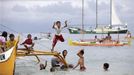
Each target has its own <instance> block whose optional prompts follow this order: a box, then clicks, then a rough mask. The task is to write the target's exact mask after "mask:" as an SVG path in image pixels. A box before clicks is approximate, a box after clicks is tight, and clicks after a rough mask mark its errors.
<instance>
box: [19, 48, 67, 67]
mask: <svg viewBox="0 0 134 75" xmlns="http://www.w3.org/2000/svg"><path fill="white" fill-rule="evenodd" d="M17 51H18V52H17V56H19V57H20V56H35V57H36V58H37V60H38V63H39V62H40V59H39V57H38V56H43V55H49V56H55V57H57V58H59V59H60V61H61V62H62V63H63V64H64V65H65V66H67V62H66V61H65V59H64V58H63V57H62V56H61V55H60V54H59V53H57V52H45V51H44V50H30V54H25V53H26V50H17Z"/></svg>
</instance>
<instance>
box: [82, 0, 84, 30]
mask: <svg viewBox="0 0 134 75" xmlns="http://www.w3.org/2000/svg"><path fill="white" fill-rule="evenodd" d="M82 30H84V0H82Z"/></svg>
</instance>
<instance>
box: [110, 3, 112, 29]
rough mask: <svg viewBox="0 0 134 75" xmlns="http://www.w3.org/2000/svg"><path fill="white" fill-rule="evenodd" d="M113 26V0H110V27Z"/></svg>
mask: <svg viewBox="0 0 134 75" xmlns="http://www.w3.org/2000/svg"><path fill="white" fill-rule="evenodd" d="M111 26H112V0H110V27H111Z"/></svg>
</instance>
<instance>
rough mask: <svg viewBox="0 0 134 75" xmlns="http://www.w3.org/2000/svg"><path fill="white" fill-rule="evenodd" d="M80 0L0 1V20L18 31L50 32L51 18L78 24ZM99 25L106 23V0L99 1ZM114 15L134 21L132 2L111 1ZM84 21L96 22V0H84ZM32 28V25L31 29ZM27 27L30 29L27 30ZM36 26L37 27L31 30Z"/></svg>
mask: <svg viewBox="0 0 134 75" xmlns="http://www.w3.org/2000/svg"><path fill="white" fill-rule="evenodd" d="M81 1H82V0H38V1H37V0H27V1H25V0H8V1H7V0H1V1H0V3H1V5H0V16H1V17H0V22H1V23H3V24H5V25H8V26H9V27H11V28H13V29H16V30H17V31H20V32H24V31H26V32H30V31H31V32H33V31H38V32H40V31H48V30H50V31H51V26H52V24H53V22H54V21H56V20H61V21H62V24H64V20H68V21H69V25H81V16H82V15H81V12H82V11H81V6H82V3H81ZM98 1H99V5H98V9H99V10H98V13H99V14H98V16H99V19H98V20H99V23H100V24H109V12H110V11H109V6H110V5H109V0H98ZM114 1H115V8H116V11H117V15H118V16H119V17H120V19H121V20H122V21H123V22H127V23H128V24H131V25H132V24H134V22H133V21H132V20H133V19H134V14H133V13H134V10H133V7H134V4H133V2H134V1H130V0H129V1H128V0H127V1H126V0H124V1H122V0H114ZM84 4H85V6H84V7H85V8H84V23H85V24H86V25H89V26H90V25H95V21H96V5H95V4H96V3H95V0H85V3H84ZM31 27H32V28H31ZM29 28H30V29H29ZM35 28H37V29H36V30H34V29H35ZM24 29H25V30H24Z"/></svg>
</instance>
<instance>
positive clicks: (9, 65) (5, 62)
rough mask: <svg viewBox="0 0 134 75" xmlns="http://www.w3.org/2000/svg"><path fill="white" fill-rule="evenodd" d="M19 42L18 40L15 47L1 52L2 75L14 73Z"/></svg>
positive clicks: (0, 69)
mask: <svg viewBox="0 0 134 75" xmlns="http://www.w3.org/2000/svg"><path fill="white" fill-rule="evenodd" d="M17 44H18V40H17V41H16V43H15V45H14V47H12V48H11V49H9V50H8V51H6V52H3V53H0V75H14V71H15V60H16V48H17Z"/></svg>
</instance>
